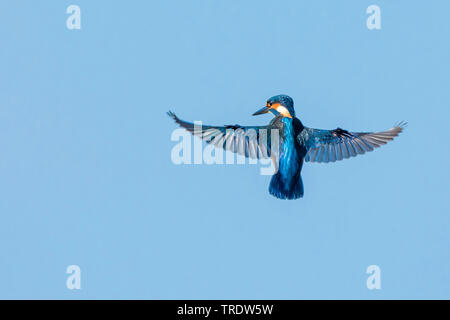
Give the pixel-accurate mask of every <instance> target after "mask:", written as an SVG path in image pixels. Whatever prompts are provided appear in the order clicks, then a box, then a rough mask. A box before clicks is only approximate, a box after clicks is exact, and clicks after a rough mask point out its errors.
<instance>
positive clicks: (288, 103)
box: [253, 94, 295, 118]
mask: <svg viewBox="0 0 450 320" xmlns="http://www.w3.org/2000/svg"><path fill="white" fill-rule="evenodd" d="M267 112H270V113H272V114H273V115H275V116H282V117H286V118H293V117H295V110H294V100H292V98H291V97H289V96H287V95H284V94H280V95H278V96H274V97H272V98H270V99H269V100H267V103H266V106H265V107H264V108H261V109H259V110H258V111H256V112H255V113H254V114H253V115H254V116H256V115H259V114H264V113H267Z"/></svg>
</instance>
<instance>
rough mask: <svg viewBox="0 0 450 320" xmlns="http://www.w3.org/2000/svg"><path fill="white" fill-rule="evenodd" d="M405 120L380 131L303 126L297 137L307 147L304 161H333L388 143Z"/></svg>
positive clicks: (400, 128) (400, 130)
mask: <svg viewBox="0 0 450 320" xmlns="http://www.w3.org/2000/svg"><path fill="white" fill-rule="evenodd" d="M406 124H407V123H406V122H401V123H399V124H398V125H397V126H395V127H393V128H391V129H389V130H387V131H382V132H348V131H347V130H343V129H341V128H337V129H335V130H321V129H312V128H305V129H304V130H303V131H302V132H301V133H300V134H299V135H298V137H297V139H299V142H300V143H302V144H304V145H305V146H306V149H307V154H306V156H305V161H309V162H324V163H328V162H335V161H338V160H342V159H347V158H350V157H356V156H357V155H358V154H364V153H366V152H369V151H372V150H374V149H375V148H378V147H381V146H382V145H384V144H386V143H388V142H389V141H391V140H392V139H394V138H395V137H396V136H398V135H399V134H400V132H402V131H403V128H404V127H405V126H406Z"/></svg>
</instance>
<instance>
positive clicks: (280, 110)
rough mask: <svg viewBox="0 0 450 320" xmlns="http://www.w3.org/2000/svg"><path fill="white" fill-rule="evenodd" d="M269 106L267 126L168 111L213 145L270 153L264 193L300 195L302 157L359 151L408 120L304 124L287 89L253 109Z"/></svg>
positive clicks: (325, 158) (330, 157)
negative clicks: (366, 126) (382, 127)
mask: <svg viewBox="0 0 450 320" xmlns="http://www.w3.org/2000/svg"><path fill="white" fill-rule="evenodd" d="M268 112H270V113H272V114H273V115H274V118H273V119H272V121H270V123H269V125H267V126H240V125H225V126H210V125H202V126H197V125H194V124H193V123H190V122H186V121H183V120H181V119H180V118H178V117H177V116H176V115H175V114H174V113H173V112H171V111H169V112H168V115H169V116H170V117H172V118H173V119H174V120H175V122H176V123H177V124H178V125H180V126H181V127H182V128H184V129H186V130H187V131H189V132H191V133H192V134H194V135H196V136H198V137H200V138H202V139H203V140H205V141H206V142H207V143H212V144H214V145H215V146H216V147H219V148H223V149H225V150H227V151H231V152H234V153H237V154H240V155H244V156H246V157H249V158H254V159H260V158H272V160H273V162H274V166H275V173H274V175H273V176H272V178H271V181H270V185H269V193H270V194H272V195H273V196H275V197H277V198H279V199H289V200H291V199H298V198H301V197H303V193H304V192H303V190H304V189H303V182H302V177H301V171H302V167H303V162H319V163H320V162H322V163H328V162H335V161H339V160H342V159H348V158H350V157H355V156H357V155H359V154H364V153H366V152H368V151H372V150H374V149H375V148H378V147H380V146H382V145H384V144H386V143H387V142H389V141H391V140H392V139H394V138H395V137H396V136H398V135H399V134H400V132H402V131H403V128H404V127H405V126H406V124H407V123H406V122H401V123H399V124H398V125H396V126H394V127H393V128H391V129H389V130H387V131H381V132H349V131H347V130H344V129H341V128H336V129H334V130H323V129H313V128H308V127H306V126H304V125H303V124H302V122H301V121H300V120H299V119H298V118H297V117H296V116H295V110H294V101H293V100H292V98H291V97H289V96H287V95H277V96H274V97H272V98H270V99H269V100H267V103H266V106H265V107H263V108H261V109H260V110H258V111H256V112H255V113H254V114H253V115H254V116H256V115H260V114H265V113H268Z"/></svg>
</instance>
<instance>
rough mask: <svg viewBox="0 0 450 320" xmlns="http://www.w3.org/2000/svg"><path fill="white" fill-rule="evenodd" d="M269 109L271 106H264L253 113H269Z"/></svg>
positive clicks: (256, 114) (255, 114)
mask: <svg viewBox="0 0 450 320" xmlns="http://www.w3.org/2000/svg"><path fill="white" fill-rule="evenodd" d="M269 109H270V108H268V107H263V108H261V109H259V110H258V111H256V112H255V113H254V114H253V115H254V116H258V115H260V114H264V113H267V112H269Z"/></svg>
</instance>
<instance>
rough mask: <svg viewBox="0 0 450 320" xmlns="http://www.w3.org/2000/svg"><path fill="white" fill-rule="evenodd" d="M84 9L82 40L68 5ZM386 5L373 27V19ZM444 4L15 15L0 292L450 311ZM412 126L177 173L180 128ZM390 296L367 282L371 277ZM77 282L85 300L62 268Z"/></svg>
mask: <svg viewBox="0 0 450 320" xmlns="http://www.w3.org/2000/svg"><path fill="white" fill-rule="evenodd" d="M71 4H76V5H79V6H80V8H81V25H82V29H81V30H68V29H67V28H66V19H67V17H68V15H67V14H66V8H67V7H68V6H69V5H71ZM372 4H376V5H378V6H379V7H380V8H381V19H382V20H381V24H382V29H381V30H372V31H370V30H368V29H367V27H366V19H367V16H368V15H367V14H366V8H367V7H368V6H369V5H372ZM449 10H450V4H449V3H448V1H444V0H440V1H437V0H436V1H432V2H426V1H420V2H419V1H416V2H414V3H412V2H411V1H406V0H397V1H385V0H371V1H364V0H362V1H361V0H354V1H350V0H347V1H332V0H328V1H325V0H321V1H237V0H232V1H211V0H202V1H199V0H192V1H137V0H136V1H114V2H112V1H106V0H103V1H86V0H73V1H49V0H47V1H39V2H37V1H31V0H29V1H3V2H1V4H0V21H1V25H2V28H0V35H1V41H2V48H3V49H2V50H1V51H0V70H1V72H0V150H1V153H0V154H1V156H0V177H1V178H0V193H1V194H2V196H1V197H0V217H1V223H0V252H1V254H0V298H39V299H49V298H57V299H79V298H83V299H99V298H102V299H108V298H112V299H178V298H185V299H228V298H235V299H241V298H242V299H244V298H245V299H316V298H319V299H320V298H323V299H331V298H338V299H347V298H358V299H389V298H393V299H407V298H412V299H417V298H437V299H443V298H446V299H448V298H450V289H449V284H450V250H449V249H450V248H449V246H450V233H449V227H450V220H449V213H450V207H449V201H448V196H449V191H450V190H449V181H450V179H449V178H450V174H449V173H450V171H449V169H448V158H449V156H450V151H449V148H448V146H447V143H448V141H449V139H450V134H449V131H448V117H449V115H450V113H449V110H450V109H449V104H450V90H449V89H450V88H449V84H450V83H449V77H448V75H449V73H450V66H449V63H448V58H449V56H450V44H449V42H448V37H449V31H450V30H449V29H450V25H449V24H448V23H447V20H448V12H449ZM280 93H286V94H289V95H290V96H291V97H293V98H294V100H295V106H296V113H297V116H298V117H299V118H300V119H301V120H302V122H303V123H304V124H305V125H307V126H310V127H315V128H326V129H334V128H336V127H338V126H339V127H342V128H345V129H348V130H352V131H372V130H384V129H387V128H390V127H391V126H392V125H393V124H394V123H396V122H398V121H400V120H407V121H408V122H409V126H408V128H407V129H406V131H405V132H404V134H402V135H401V136H400V137H399V138H397V139H396V140H395V141H393V142H392V143H389V144H388V145H386V146H384V147H383V148H381V149H379V150H377V151H376V152H373V153H370V154H368V155H364V156H358V157H357V158H354V159H350V160H345V161H341V162H339V163H334V164H328V165H325V164H310V163H307V164H305V166H304V168H303V181H304V185H305V197H304V198H303V199H301V200H297V201H280V200H277V199H275V198H273V197H271V196H270V195H269V194H268V191H267V188H268V184H269V181H270V177H268V176H262V175H260V174H259V169H258V167H257V166H251V165H247V166H238V165H235V166H229V165H228V166H220V165H219V166H217V165H216V166H207V165H197V166H194V165H191V166H188V165H181V166H175V165H174V164H173V163H172V162H171V159H170V152H171V149H172V148H173V146H174V145H175V143H174V142H172V141H171V140H170V135H171V133H172V131H173V130H174V129H175V125H174V123H172V121H171V120H170V119H169V118H168V117H167V116H166V114H165V112H166V111H167V110H169V109H171V110H174V111H175V112H177V114H178V115H179V116H180V117H181V118H184V119H186V120H203V122H204V123H210V124H228V123H231V124H235V123H238V124H242V125H251V124H260V125H262V124H265V123H267V122H268V121H270V116H269V115H266V116H260V117H252V116H251V114H252V113H253V112H254V111H256V110H257V109H258V108H260V107H261V106H262V105H264V103H265V100H266V99H267V98H268V97H270V96H272V95H275V94H280ZM374 264H375V265H378V266H380V268H381V286H382V288H381V290H368V289H367V288H366V279H367V277H368V275H367V274H366V273H365V271H366V268H367V267H368V266H369V265H374ZM69 265H78V266H80V268H81V283H82V284H81V286H82V288H81V290H68V289H67V288H66V279H67V277H68V275H67V274H66V268H67V266H69Z"/></svg>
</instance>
